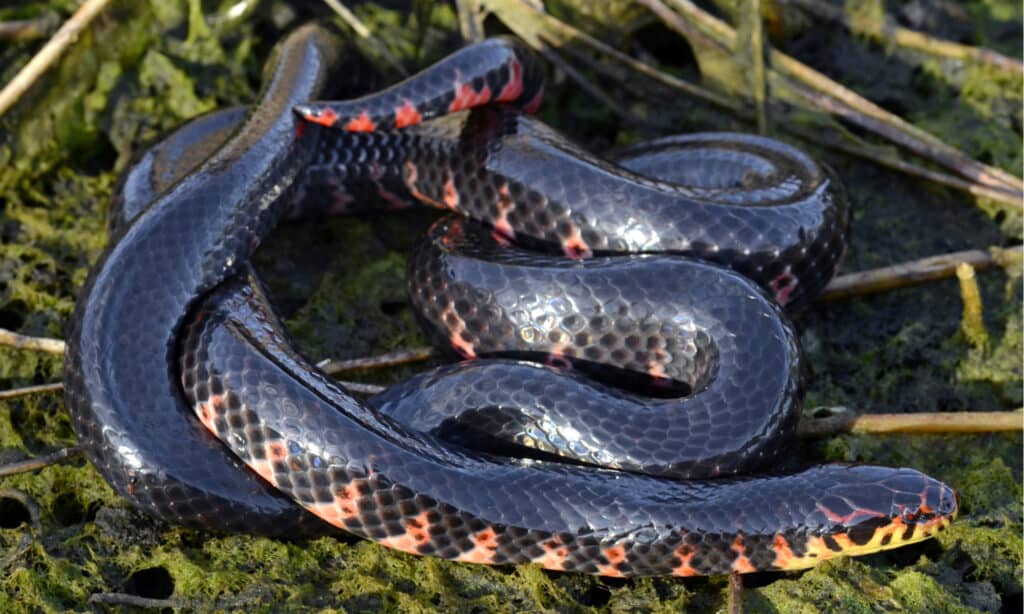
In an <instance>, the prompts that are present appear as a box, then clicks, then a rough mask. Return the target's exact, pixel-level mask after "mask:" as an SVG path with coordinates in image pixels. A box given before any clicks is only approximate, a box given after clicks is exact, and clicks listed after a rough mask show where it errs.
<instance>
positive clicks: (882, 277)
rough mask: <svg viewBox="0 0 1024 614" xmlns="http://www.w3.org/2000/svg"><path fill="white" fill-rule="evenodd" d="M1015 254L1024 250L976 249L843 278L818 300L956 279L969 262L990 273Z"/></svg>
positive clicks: (827, 288) (1019, 253) (834, 283)
mask: <svg viewBox="0 0 1024 614" xmlns="http://www.w3.org/2000/svg"><path fill="white" fill-rule="evenodd" d="M997 249H998V248H997ZM1014 254H1016V255H1017V257H1019V256H1020V255H1021V254H1024V247H1022V246H1020V245H1018V246H1016V247H1012V248H1009V249H1005V250H1002V249H1000V250H999V252H998V255H993V253H992V252H986V251H982V250H980V249H972V250H967V251H962V252H953V253H950V254H942V255H941V256H931V257H929V258H922V259H920V260H912V261H910V262H903V263H900V264H894V265H892V266H887V267H881V268H878V269H871V270H869V271H860V272H858V273H849V274H847V275H840V276H839V277H836V278H835V279H833V280H832V282H831V283H830V284H829V285H828V286H826V287H825V291H824V292H822V294H821V296H819V297H818V300H821V301H834V300H837V299H843V298H849V297H852V296H860V295H864V294H874V293H877V292H885V291H887V290H892V289H895V288H904V287H907V286H912V285H916V284H920V283H924V282H926V281H931V280H935V279H943V278H947V277H952V276H953V275H955V274H956V269H957V266H958V265H959V264H961V263H965V262H966V263H968V264H970V265H971V266H973V267H974V268H975V269H977V270H983V269H988V268H991V267H994V266H998V265H1001V263H1002V261H1004V260H1005V259H1006V258H1007V257H1012V256H1013V255H1014Z"/></svg>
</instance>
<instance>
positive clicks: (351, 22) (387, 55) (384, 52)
mask: <svg viewBox="0 0 1024 614" xmlns="http://www.w3.org/2000/svg"><path fill="white" fill-rule="evenodd" d="M324 4H326V5H327V6H328V7H330V9H331V10H332V11H334V12H335V13H337V14H338V17H341V19H342V21H344V22H345V23H346V24H348V27H350V28H352V30H353V31H354V32H355V33H356V35H358V36H359V37H360V38H362V39H363V40H365V41H366V42H368V43H370V45H372V46H373V48H374V50H375V51H377V53H379V54H381V56H383V57H384V59H385V60H387V62H388V64H391V66H392V67H393V68H394V69H395V70H397V71H398V73H399V74H400V75H402V76H403V77H408V76H409V73H408V72H406V70H405V67H404V66H402V63H401V62H399V61H398V58H396V57H395V56H393V55H392V54H391V52H390V51H388V48H387V46H385V45H384V43H383V42H381V41H380V39H378V38H377V37H376V36H374V35H373V33H372V32H370V29H369V28H367V27H366V24H364V23H363V22H362V21H360V20H359V18H358V17H356V14H355V13H353V12H352V11H350V10H349V9H348V7H347V6H345V5H344V4H342V3H341V2H340V0H324Z"/></svg>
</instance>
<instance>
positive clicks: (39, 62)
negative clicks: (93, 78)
mask: <svg viewBox="0 0 1024 614" xmlns="http://www.w3.org/2000/svg"><path fill="white" fill-rule="evenodd" d="M109 2H110V0H85V2H83V3H82V5H81V6H80V7H78V10H77V11H75V14H74V15H72V16H71V18H70V19H68V20H67V21H66V22H64V25H62V26H61V27H60V29H59V30H57V33H56V34H54V35H53V38H51V39H50V40H49V41H47V43H46V44H45V45H43V48H42V49H40V50H39V52H38V53H37V54H36V55H35V56H33V58H32V59H31V60H29V62H28V64H26V65H25V67H24V68H22V69H21V70H20V71H19V72H18V74H17V75H15V76H14V78H13V79H11V82H10V83H8V84H7V85H6V86H5V87H4V89H3V90H0V115H3V114H4V113H6V112H7V111H8V109H10V108H11V107H12V106H14V104H15V103H16V102H18V100H20V99H21V96H22V95H23V94H24V93H25V92H26V91H28V89H29V88H30V87H32V85H33V84H34V83H35V82H36V81H38V80H39V77H41V76H42V75H43V73H45V72H46V71H47V70H49V68H50V67H51V66H53V64H55V63H56V62H57V60H58V59H59V58H60V56H61V54H63V53H64V50H66V49H67V48H68V47H69V46H70V45H71V44H72V43H74V42H75V41H76V40H78V34H79V33H80V32H81V31H82V30H84V29H85V27H86V26H88V25H89V23H90V22H91V21H92V20H93V18H95V17H96V16H97V15H99V14H100V11H102V10H103V9H104V8H105V7H106V6H107V4H108V3H109Z"/></svg>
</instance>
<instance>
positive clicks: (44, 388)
mask: <svg viewBox="0 0 1024 614" xmlns="http://www.w3.org/2000/svg"><path fill="white" fill-rule="evenodd" d="M58 390H64V384H62V383H60V382H55V383H53V384H39V385H38V386H25V387H24V388H11V389H10V390H0V400H3V399H13V398H16V397H23V396H26V395H29V394H39V393H41V392H56V391H58Z"/></svg>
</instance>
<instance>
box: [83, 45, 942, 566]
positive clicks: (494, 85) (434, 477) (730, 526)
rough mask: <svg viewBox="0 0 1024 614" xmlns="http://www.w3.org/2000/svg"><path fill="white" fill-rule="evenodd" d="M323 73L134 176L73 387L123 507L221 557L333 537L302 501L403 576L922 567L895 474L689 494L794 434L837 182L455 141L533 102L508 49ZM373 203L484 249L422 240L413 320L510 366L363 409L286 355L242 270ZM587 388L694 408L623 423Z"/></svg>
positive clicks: (542, 133) (214, 122)
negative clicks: (385, 74)
mask: <svg viewBox="0 0 1024 614" xmlns="http://www.w3.org/2000/svg"><path fill="white" fill-rule="evenodd" d="M336 54H337V51H336V49H335V47H334V42H333V41H332V40H331V39H330V38H329V37H327V36H326V35H325V34H324V33H323V32H321V31H319V30H318V29H316V28H314V27H305V28H302V29H300V30H298V31H296V32H295V33H293V34H292V35H291V36H289V37H288V39H287V40H286V41H285V42H284V43H283V44H282V46H281V48H280V50H279V54H278V57H277V59H276V62H275V63H274V64H273V65H272V66H273V70H272V72H271V76H270V78H269V81H268V83H267V86H266V89H265V90H264V93H263V95H262V97H261V100H260V103H259V104H258V106H257V107H255V108H254V109H253V110H252V111H251V112H250V113H249V114H248V115H247V116H246V118H245V119H244V120H241V119H240V117H241V114H242V112H241V111H237V110H232V111H228V112H223V113H221V114H218V115H214V116H210V117H208V118H206V119H204V120H200V122H197V123H196V124H194V125H193V126H192V127H187V128H184V129H182V131H179V133H177V134H176V135H174V136H172V137H171V139H169V140H168V141H167V142H165V143H164V144H162V145H160V146H158V147H157V148H156V149H154V150H153V151H152V152H150V153H149V154H147V156H146V157H144V158H143V159H142V160H141V162H140V163H139V164H138V165H137V166H136V167H135V168H134V169H133V170H132V171H131V172H130V173H129V174H128V176H127V177H126V180H125V183H124V185H123V188H122V197H123V199H122V203H121V204H122V206H123V209H121V213H120V217H118V218H117V219H116V222H115V227H116V228H117V229H118V230H117V233H116V241H115V242H114V243H113V244H112V245H111V247H110V248H109V249H108V250H107V252H106V253H105V254H104V256H103V258H102V259H101V261H100V262H99V263H98V264H97V266H96V267H95V269H94V271H93V273H92V275H91V276H90V279H89V281H88V282H87V284H86V287H85V289H84V290H83V292H82V296H81V299H80V301H79V306H78V309H77V310H76V314H75V318H74V321H73V324H72V328H71V334H70V335H69V343H68V355H67V361H66V368H65V370H66V376H65V383H66V386H67V402H68V406H69V409H70V411H71V413H72V416H73V420H74V425H75V429H76V432H77V433H78V435H79V438H80V440H81V441H82V443H83V444H84V445H85V447H86V450H87V453H88V454H89V457H90V459H91V460H92V461H93V463H94V464H95V465H96V466H97V468H98V469H99V470H100V473H101V474H102V475H103V476H104V478H106V479H107V481H108V482H109V483H110V484H111V485H112V486H114V488H115V489H116V490H118V492H119V493H121V494H122V495H123V496H124V497H126V498H127V499H129V500H130V501H131V502H132V503H134V504H135V505H137V506H139V507H141V508H142V509H145V510H146V511H148V512H150V513H152V514H154V515H156V516H159V517H162V518H165V519H167V520H170V521H172V522H176V523H181V524H186V525H190V526H196V527H201V528H207V529H212V530H224V531H246V532H258V533H264V534H272V535H282V534H297V533H299V534H301V533H304V532H311V531H317V530H320V529H319V527H320V526H321V525H320V524H318V523H319V520H318V519H316V518H314V517H313V515H311V514H307V513H305V512H304V511H302V509H301V508H300V507H298V506H296V505H294V504H293V503H292V501H295V502H297V503H298V504H299V505H300V506H301V507H302V508H305V509H306V510H309V511H311V512H313V513H314V514H315V515H316V516H319V517H320V518H322V519H324V520H327V521H328V522H330V523H331V524H333V525H335V526H338V527H341V528H343V529H346V530H347V531H349V532H352V533H354V534H356V535H360V536H363V537H366V538H369V539H373V540H375V541H377V542H380V543H382V544H384V545H386V546H389V547H393V548H397V549H401V550H405V551H408V552H415V553H419V554H432V555H436V556H441V557H445V558H449V559H455V560H459V561H467V562H476V563H493V564H504V563H528V562H533V563H539V564H541V565H543V566H545V567H547V568H551V569H559V570H567V571H582V572H587V573H597V574H604V575H612V576H641V575H681V576H688V575H698V574H714V573H726V572H751V571H758V570H772V569H799V568H803V567H808V566H811V565H813V564H815V563H817V562H818V561H821V560H824V559H827V558H830V557H832V556H836V555H840V554H857V553H862V552H872V551H876V550H879V549H884V548H890V547H895V546H897V545H902V544H904V543H910V542H913V541H918V540H921V539H925V538H927V537H929V536H931V535H933V534H934V533H935V532H936V531H940V530H942V529H943V528H945V526H946V525H947V524H948V522H949V521H950V519H951V518H952V517H953V516H954V515H955V513H956V501H955V496H954V494H953V492H952V490H951V489H949V488H948V487H947V486H945V485H943V484H941V483H940V482H937V481H935V480H933V479H931V478H929V477H927V476H924V475H922V474H920V473H918V472H916V471H914V470H911V469H889V468H881V467H866V466H859V467H858V466H844V465H826V466H821V467H815V468H811V469H808V470H805V471H803V472H801V473H797V474H794V475H786V476H761V477H730V478H726V479H717V480H688V481H683V480H680V479H679V478H696V477H700V478H704V477H711V476H722V475H730V474H735V473H738V472H745V471H747V470H750V469H753V468H755V467H763V466H764V463H765V461H766V460H768V459H770V458H773V457H774V456H776V455H777V454H778V452H779V450H780V448H781V445H780V442H782V441H784V440H785V438H786V437H787V436H788V435H789V434H790V433H791V431H792V427H793V425H794V423H795V419H796V413H797V411H798V410H799V402H800V376H799V352H798V347H797V344H796V339H795V335H794V333H793V330H792V328H791V326H790V324H789V323H788V321H787V320H786V318H785V316H784V314H782V312H781V310H780V308H779V307H778V305H777V304H776V302H775V301H773V300H772V299H771V298H769V295H771V296H773V297H774V298H775V299H776V301H778V302H781V303H789V304H791V305H793V304H796V305H800V304H803V303H805V302H806V301H807V300H809V299H810V298H811V297H813V295H814V294H815V293H816V292H817V290H819V289H820V288H821V287H823V286H824V284H825V283H827V281H828V279H829V278H830V277H831V276H832V274H833V273H834V270H835V268H836V266H837V265H838V261H839V259H840V258H841V255H842V252H843V246H844V235H845V232H846V218H847V213H846V209H845V203H844V201H843V199H842V195H841V192H839V188H838V186H837V185H836V183H835V181H834V179H833V178H832V177H831V176H830V175H829V174H828V173H827V172H825V171H823V170H821V169H820V167H818V166H817V165H815V164H814V163H813V162H811V161H810V160H808V159H807V158H806V157H805V156H803V155H802V154H800V153H799V152H796V151H795V150H792V148H789V147H788V146H785V145H782V144H779V143H776V142H774V141H770V140H767V139H762V138H754V137H741V136H735V135H728V136H727V135H698V136H695V137H677V138H674V139H667V140H662V141H656V142H654V143H652V144H647V145H644V146H641V147H639V148H637V149H635V150H633V151H631V152H627V157H626V158H625V159H624V160H623V161H622V164H623V165H624V166H625V167H627V168H622V167H619V166H616V165H614V164H611V163H608V162H605V161H602V160H600V159H597V158H595V157H593V156H591V155H590V154H587V153H585V152H583V151H582V150H580V149H578V148H576V147H574V146H572V145H571V144H569V143H568V142H566V141H565V140H564V139H563V138H562V137H560V136H558V135H557V134H556V133H554V132H553V131H551V130H550V129H549V128H546V127H545V126H543V125H542V124H540V123H539V122H536V121H535V120H531V119H529V118H527V117H525V116H522V115H521V114H519V113H518V112H517V111H515V110H513V109H511V108H508V107H493V108H492V107H485V108H481V109H479V110H473V111H465V109H468V108H470V107H473V106H475V105H480V104H484V103H488V102H495V101H497V102H505V103H510V104H516V105H519V106H521V107H525V108H529V107H534V106H536V104H538V103H539V92H540V90H541V87H540V82H539V80H538V79H536V65H535V62H534V61H533V60H532V59H530V57H529V55H528V54H526V53H525V52H524V51H523V50H522V49H521V47H520V46H519V45H518V44H516V43H514V42H512V41H509V40H507V39H493V40H491V41H488V42H485V43H483V44H481V45H479V46H476V47H471V48H468V49H466V50H463V51H462V52H459V53H458V54H455V55H453V56H451V57H450V58H448V59H447V60H444V61H442V62H441V63H440V64H438V65H436V66H435V67H433V68H432V69H428V71H425V72H424V73H423V74H421V75H419V76H417V77H414V78H413V79H411V80H410V81H408V82H406V83H403V84H400V85H399V86H396V87H395V88H392V89H390V90H385V91H384V92H382V93H380V94H377V95H373V96H370V97H367V98H365V99H360V100H356V101H350V102H347V103H343V104H331V105H318V104H309V103H307V102H305V101H308V100H310V99H312V98H315V97H316V95H317V94H318V92H319V90H320V87H321V84H322V82H323V81H324V79H325V75H326V73H327V69H328V66H329V65H330V63H331V61H332V59H333V57H334V56H335V55H336ZM298 104H301V105H302V106H301V107H300V108H299V110H300V111H301V113H302V114H303V115H304V116H305V117H306V118H307V119H312V120H313V121H312V122H310V121H304V120H300V119H296V118H295V117H294V116H293V115H292V113H291V108H292V107H293V106H295V105H298ZM446 113H453V115H450V116H448V117H440V118H439V119H436V120H434V121H431V122H428V123H421V122H422V121H424V120H426V119H428V118H430V117H434V116H440V115H444V114H446ZM238 121H241V125H240V127H239V128H238V129H237V130H236V131H234V132H231V133H230V136H228V134H229V131H230V126H231V125H233V124H234V123H235V122H238ZM204 125H205V126H207V127H208V128H209V131H204V129H203V126H204ZM339 127H340V128H343V130H336V129H335V128H339ZM218 130H219V133H218ZM214 133H217V134H216V135H214ZM200 142H205V143H206V145H207V146H209V147H210V148H211V149H215V151H214V152H213V153H212V154H211V155H210V157H208V158H206V159H205V160H203V161H201V162H198V163H197V164H196V165H195V167H194V168H191V166H192V164H191V163H192V162H195V160H186V161H185V162H180V161H179V162H176V163H169V162H167V160H164V159H163V158H162V157H163V156H170V158H174V152H175V151H179V152H181V151H194V147H193V146H192V145H194V144H196V143H200ZM211 143H214V144H216V143H219V146H217V147H215V146H214V145H211ZM679 156H682V157H679ZM680 160H682V161H683V162H680ZM175 164H177V166H175ZM653 176H657V177H658V179H654V178H652V177H653ZM172 182H173V184H172V185H170V187H168V184H170V183H172ZM325 196H326V197H327V198H326V199H325V198H324V197H325ZM150 197H153V198H155V200H153V202H152V203H151V204H149V205H148V206H146V207H145V208H143V207H142V206H141V202H142V201H148V200H150ZM368 199H372V200H371V202H374V201H376V202H379V201H383V202H385V203H391V204H394V205H395V206H400V205H403V204H404V203H406V202H408V201H418V202H424V203H427V204H431V205H435V206H440V207H444V208H450V209H454V210H458V211H460V212H462V213H464V214H467V215H468V216H470V217H472V218H474V219H475V220H477V221H476V222H469V221H465V220H462V219H461V218H444V219H442V220H440V221H439V222H438V223H437V224H436V225H435V227H434V228H432V229H431V232H430V236H429V237H428V238H427V239H426V240H425V241H424V243H423V245H421V246H420V247H419V248H418V249H417V251H416V253H415V255H414V258H413V260H414V265H413V268H412V270H411V274H410V285H411V289H412V297H413V303H414V304H416V305H417V306H418V307H420V308H421V310H422V319H423V320H424V322H425V323H427V324H428V325H429V326H430V330H432V331H433V332H432V333H431V334H432V335H433V336H434V337H436V338H438V339H439V340H442V341H443V342H444V343H445V344H446V345H448V346H449V347H451V348H452V349H454V350H455V351H457V352H459V353H461V354H463V355H465V356H497V357H500V358H501V359H499V360H494V361H475V362H469V363H462V364H458V365H453V366H450V367H444V368H442V369H440V370H438V371H435V372H431V373H427V374H423V375H421V376H418V377H417V378H414V379H413V380H412V381H410V382H409V383H407V384H404V385H402V386H398V387H395V388H393V389H391V390H389V391H388V392H387V393H385V394H384V395H381V396H380V397H378V398H376V399H373V400H372V404H367V403H364V402H362V401H359V400H357V399H355V398H353V397H352V396H351V395H349V394H348V393H347V392H346V391H345V390H343V389H342V388H340V387H339V386H337V385H335V384H333V383H332V382H331V381H329V380H327V379H326V378H324V377H323V376H322V375H320V374H319V373H318V372H317V371H316V370H315V369H314V368H312V367H311V366H310V365H309V364H308V363H307V362H306V361H305V360H304V359H303V358H302V357H301V356H299V355H298V354H297V353H296V352H295V351H294V350H293V349H292V348H291V345H290V343H289V341H288V338H287V335H286V334H285V333H284V331H283V329H282V328H281V326H280V324H279V322H278V321H277V319H276V317H275V316H274V315H273V312H272V310H271V309H270V308H269V306H267V304H266V302H265V299H264V298H263V296H262V292H261V290H260V286H259V283H258V280H256V279H255V277H254V276H253V275H252V273H251V272H250V271H249V268H248V265H247V260H248V257H249V255H250V254H251V252H252V251H253V249H255V247H256V245H258V243H259V241H260V239H261V238H262V237H263V236H265V235H266V234H267V233H268V232H269V231H270V229H271V228H272V227H273V225H274V224H275V223H276V222H277V221H278V220H279V219H280V218H281V217H283V216H285V215H287V214H288V213H289V212H292V211H295V210H303V211H304V210H322V209H323V208H334V209H342V210H346V209H351V208H353V207H355V206H359V205H360V204H361V203H365V202H367V200H368ZM481 223H483V225H481ZM513 240H514V241H515V242H516V243H518V244H520V245H526V246H529V247H531V248H546V249H548V250H549V251H556V252H560V253H561V254H562V256H559V257H555V256H540V255H536V254H532V253H528V252H525V251H522V250H520V249H518V248H509V247H507V246H506V244H507V243H508V242H510V241H513ZM622 251H625V252H631V253H633V254H632V255H616V256H613V255H612V254H617V253H619V252H622ZM636 252H639V253H636ZM680 255H689V256H699V257H701V258H703V259H704V260H707V261H711V262H716V263H719V264H724V265H726V266H729V267H730V268H732V269H733V271H729V270H727V269H722V268H719V267H717V266H714V265H712V264H706V263H703V262H698V261H692V260H688V259H685V258H680V257H679V256H680ZM565 256H568V257H569V258H565ZM740 273H742V274H744V275H747V276H749V277H750V279H753V280H754V281H750V279H748V278H747V277H744V276H743V275H741V274H740ZM755 282H756V283H755ZM758 284H760V287H759V286H758ZM530 356H533V357H539V358H543V359H545V360H547V361H549V362H551V361H555V362H558V363H560V364H561V363H571V364H572V366H573V367H574V368H575V370H574V372H573V373H571V374H566V373H562V372H561V369H559V368H557V367H550V366H548V367H545V366H538V365H535V364H531V363H524V362H520V361H519V360H518V359H519V358H522V357H530ZM575 371H582V372H592V373H598V374H604V375H608V374H609V373H611V374H613V375H619V376H621V375H622V374H623V372H625V371H629V372H634V373H636V372H639V373H642V374H643V375H642V376H641V379H642V381H641V382H640V383H641V384H642V385H644V386H648V387H649V386H651V385H654V386H667V387H669V388H671V389H672V390H676V388H672V387H679V388H682V389H685V390H686V391H687V392H688V393H689V395H688V396H687V397H686V398H683V399H678V398H671V399H660V400H652V399H646V398H641V397H639V396H636V395H635V394H633V393H629V392H623V391H621V390H616V389H612V388H607V387H605V386H603V385H601V384H595V383H591V382H589V381H587V380H585V379H583V377H582V376H581V375H580V374H579V373H576V372H575ZM189 405H190V406H191V408H192V410H194V412H195V416H196V417H198V420H196V419H195V417H193V416H192V415H191V412H190V410H189V409H188V406H189ZM622 409H626V410H627V411H630V410H631V411H632V413H627V414H625V415H623V414H619V413H616V412H617V411H621V410H622ZM204 427H205V429H204ZM209 432H212V433H214V434H216V436H217V438H218V439H219V440H220V441H218V440H217V439H214V438H213V437H211V436H210V435H209ZM221 442H223V443H221ZM484 444H495V445H497V447H498V448H499V449H500V450H501V451H502V452H508V451H509V450H523V449H527V448H528V449H529V450H531V452H529V453H530V454H532V455H539V456H541V457H543V458H544V459H547V460H538V459H515V458H510V457H508V456H497V455H495V454H494V450H493V449H492V450H491V451H489V452H488V451H481V450H478V449H475V447H476V446H480V445H484ZM227 449H230V450H231V452H233V454H231V453H229V452H227ZM186 451H187V453H186ZM555 457H562V458H563V459H565V460H568V461H570V462H569V464H566V463H559V462H552V461H551V460H550V459H552V458H555ZM242 463H244V465H247V466H248V467H249V468H251V469H252V470H253V471H249V470H247V469H245V468H244V467H243V465H242ZM586 465H604V466H609V467H615V468H617V469H623V470H627V471H621V470H612V469H606V468H600V467H593V466H586ZM639 472H645V473H652V474H654V475H656V476H661V477H652V476H650V475H641V474H640V473H639ZM667 478H675V479H667ZM268 484H270V485H272V486H273V488H271V487H270V486H268ZM280 492H283V493H284V494H286V495H287V498H286V497H284V496H282V495H281V494H279V493H280Z"/></svg>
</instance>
